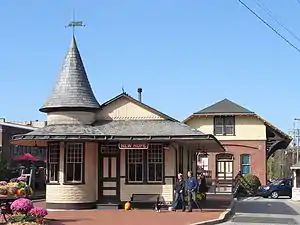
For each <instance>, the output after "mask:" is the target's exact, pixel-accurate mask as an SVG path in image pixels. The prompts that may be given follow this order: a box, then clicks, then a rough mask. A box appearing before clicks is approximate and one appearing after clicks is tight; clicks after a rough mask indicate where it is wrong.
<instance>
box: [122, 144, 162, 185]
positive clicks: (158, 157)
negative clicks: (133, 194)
mask: <svg viewBox="0 0 300 225" xmlns="http://www.w3.org/2000/svg"><path fill="white" fill-rule="evenodd" d="M126 151H127V182H128V183H163V181H164V179H163V177H164V175H163V172H164V169H163V168H164V152H163V151H164V150H163V145H161V144H150V145H149V147H148V149H129V150H126Z"/></svg>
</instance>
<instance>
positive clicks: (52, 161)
mask: <svg viewBox="0 0 300 225" xmlns="http://www.w3.org/2000/svg"><path fill="white" fill-rule="evenodd" d="M59 160H60V144H59V142H55V143H49V144H48V172H47V173H48V175H47V176H48V182H49V183H58V182H59V179H58V171H59Z"/></svg>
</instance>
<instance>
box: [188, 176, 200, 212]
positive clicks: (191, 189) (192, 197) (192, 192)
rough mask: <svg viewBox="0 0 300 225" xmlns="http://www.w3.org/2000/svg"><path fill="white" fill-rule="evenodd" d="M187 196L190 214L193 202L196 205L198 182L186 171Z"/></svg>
mask: <svg viewBox="0 0 300 225" xmlns="http://www.w3.org/2000/svg"><path fill="white" fill-rule="evenodd" d="M187 175H188V179H187V184H186V187H187V194H188V208H189V210H188V212H192V208H193V206H192V203H193V202H195V203H196V204H197V190H198V181H197V179H196V178H195V177H193V172H192V171H188V173H187Z"/></svg>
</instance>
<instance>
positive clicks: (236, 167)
mask: <svg viewBox="0 0 300 225" xmlns="http://www.w3.org/2000/svg"><path fill="white" fill-rule="evenodd" d="M221 143H222V144H223V146H224V147H225V149H226V153H231V154H233V156H234V161H233V177H235V176H236V175H237V173H238V172H239V171H240V170H241V162H240V159H241V155H242V154H249V155H250V156H251V159H250V160H251V174H253V175H256V176H257V177H258V178H259V179H260V181H261V183H262V184H266V179H267V175H266V174H267V165H266V164H267V158H266V141H221ZM216 155H217V153H212V154H210V155H209V168H210V170H212V178H213V179H215V178H216V173H217V171H216V170H217V166H216Z"/></svg>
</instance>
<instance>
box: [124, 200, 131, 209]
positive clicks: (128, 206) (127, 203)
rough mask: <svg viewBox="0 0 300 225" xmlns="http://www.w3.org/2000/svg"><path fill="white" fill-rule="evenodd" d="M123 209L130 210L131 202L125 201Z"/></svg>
mask: <svg viewBox="0 0 300 225" xmlns="http://www.w3.org/2000/svg"><path fill="white" fill-rule="evenodd" d="M124 209H125V210H126V211H128V210H131V204H130V202H126V203H125V205H124Z"/></svg>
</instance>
